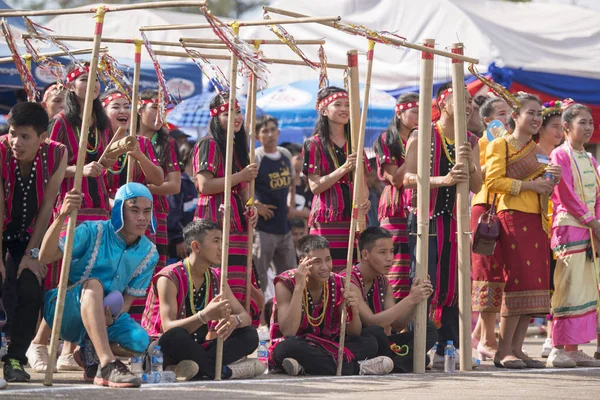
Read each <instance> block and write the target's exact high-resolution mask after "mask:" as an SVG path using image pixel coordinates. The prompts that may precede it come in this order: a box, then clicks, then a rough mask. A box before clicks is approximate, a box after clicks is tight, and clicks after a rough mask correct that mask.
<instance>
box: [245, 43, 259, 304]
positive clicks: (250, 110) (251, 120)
mask: <svg viewBox="0 0 600 400" xmlns="http://www.w3.org/2000/svg"><path fill="white" fill-rule="evenodd" d="M256 51H258V47H257V48H256ZM257 85H258V79H257V77H256V75H255V74H254V73H252V75H251V77H250V85H249V88H248V97H247V99H248V101H247V102H246V129H247V130H248V141H249V142H250V143H249V144H250V153H249V157H248V158H249V160H250V163H254V162H255V158H256V157H255V154H254V153H255V150H256V88H257ZM255 183H256V179H252V180H251V181H250V182H249V184H248V203H247V206H248V207H249V208H251V209H252V208H253V207H254V185H255ZM253 246H254V227H253V226H252V225H251V224H248V253H247V259H246V304H245V306H246V312H248V313H250V303H251V298H252V271H253V268H252V248H253Z"/></svg>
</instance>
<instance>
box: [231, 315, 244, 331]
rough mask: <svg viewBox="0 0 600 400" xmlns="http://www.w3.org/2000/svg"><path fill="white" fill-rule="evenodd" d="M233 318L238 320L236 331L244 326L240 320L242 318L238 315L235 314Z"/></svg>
mask: <svg viewBox="0 0 600 400" xmlns="http://www.w3.org/2000/svg"><path fill="white" fill-rule="evenodd" d="M233 316H234V317H235V319H237V322H238V324H237V326H236V329H237V328H239V327H240V325H242V319H241V318H240V316H239V315H238V314H233Z"/></svg>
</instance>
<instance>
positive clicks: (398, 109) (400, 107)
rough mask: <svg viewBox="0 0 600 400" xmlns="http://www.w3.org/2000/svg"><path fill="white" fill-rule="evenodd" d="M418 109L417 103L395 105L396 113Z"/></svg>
mask: <svg viewBox="0 0 600 400" xmlns="http://www.w3.org/2000/svg"><path fill="white" fill-rule="evenodd" d="M417 107H419V103H418V102H415V101H413V102H410V103H400V104H396V112H397V113H398V112H401V111H405V110H408V109H411V108H417Z"/></svg>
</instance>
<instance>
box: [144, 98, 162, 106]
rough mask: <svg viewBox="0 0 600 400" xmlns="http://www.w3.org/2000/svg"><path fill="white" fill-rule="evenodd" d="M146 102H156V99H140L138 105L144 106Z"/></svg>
mask: <svg viewBox="0 0 600 400" xmlns="http://www.w3.org/2000/svg"><path fill="white" fill-rule="evenodd" d="M146 104H158V99H147V100H140V106H145V105H146Z"/></svg>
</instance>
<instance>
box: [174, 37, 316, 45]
mask: <svg viewBox="0 0 600 400" xmlns="http://www.w3.org/2000/svg"><path fill="white" fill-rule="evenodd" d="M179 40H181V41H183V42H185V43H186V44H187V43H204V44H211V43H212V44H219V43H223V42H221V40H219V39H212V38H185V37H184V38H181V39H179ZM257 41H258V42H259V44H260V45H261V46H262V45H265V44H268V45H286V46H287V44H285V43H283V42H282V41H281V40H279V39H242V42H246V43H250V44H254V43H256V42H257ZM296 44H298V45H324V44H325V40H323V39H305V40H302V39H296Z"/></svg>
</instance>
